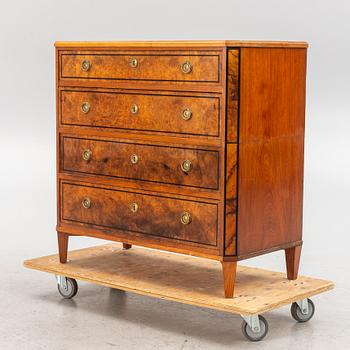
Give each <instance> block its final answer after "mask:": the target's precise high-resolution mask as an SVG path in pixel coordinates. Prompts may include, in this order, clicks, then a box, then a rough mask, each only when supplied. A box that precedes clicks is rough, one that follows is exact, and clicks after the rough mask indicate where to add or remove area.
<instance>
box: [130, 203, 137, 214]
mask: <svg viewBox="0 0 350 350" xmlns="http://www.w3.org/2000/svg"><path fill="white" fill-rule="evenodd" d="M130 210H131V211H132V212H133V213H136V212H137V211H138V210H139V206H138V204H137V203H131V205H130Z"/></svg>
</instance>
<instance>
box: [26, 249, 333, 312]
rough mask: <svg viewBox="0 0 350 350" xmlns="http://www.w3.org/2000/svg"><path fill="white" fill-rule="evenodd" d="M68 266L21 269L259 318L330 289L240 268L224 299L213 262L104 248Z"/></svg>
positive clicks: (31, 263) (36, 263) (72, 256)
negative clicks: (232, 293)
mask: <svg viewBox="0 0 350 350" xmlns="http://www.w3.org/2000/svg"><path fill="white" fill-rule="evenodd" d="M68 258H69V260H70V262H68V263H67V264H60V263H59V261H58V256H57V255H49V256H44V257H41V258H36V259H31V260H26V261H25V262H24V266H26V267H28V268H31V269H35V270H40V271H45V272H49V273H53V274H57V275H63V276H66V277H71V278H75V279H77V280H83V281H88V282H92V283H96V284H101V285H104V286H107V287H112V288H116V289H122V290H126V291H130V292H134V293H138V294H144V295H148V296H153V297H157V298H160V299H167V300H173V301H177V302H180V303H184V304H192V305H197V306H202V307H207V308H211V309H217V310H222V311H226V312H231V313H238V314H242V315H254V314H261V313H263V312H266V311H269V310H272V309H275V308H277V307H280V306H283V305H287V304H290V303H292V302H294V301H297V300H300V299H303V298H307V297H311V296H313V295H315V294H319V293H322V292H325V291H327V290H330V289H332V288H333V287H334V285H333V283H332V282H331V281H326V280H321V279H315V278H311V277H304V276H301V277H299V278H298V280H296V281H288V280H287V279H286V275H285V274H284V273H279V272H274V271H268V270H263V269H257V268H251V267H246V266H239V267H238V271H237V282H236V287H235V296H234V298H233V299H225V298H224V296H223V293H224V292H223V279H222V271H221V264H220V263H218V262H217V261H212V260H207V259H199V258H195V257H191V256H184V255H177V254H172V253H167V252H162V251H157V250H151V249H145V248H138V247H133V248H132V249H129V250H122V246H121V245H120V244H107V245H102V246H97V247H92V248H87V249H81V250H75V251H71V252H69V254H68Z"/></svg>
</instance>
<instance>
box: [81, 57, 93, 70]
mask: <svg viewBox="0 0 350 350" xmlns="http://www.w3.org/2000/svg"><path fill="white" fill-rule="evenodd" d="M90 68H91V63H90V61H89V60H84V61H83V62H81V70H82V71H84V72H87V71H88V70H90Z"/></svg>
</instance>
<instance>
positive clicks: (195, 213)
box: [61, 183, 218, 246]
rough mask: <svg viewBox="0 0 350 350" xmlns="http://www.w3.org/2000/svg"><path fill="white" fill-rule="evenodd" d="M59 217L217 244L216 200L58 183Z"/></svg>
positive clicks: (107, 226) (64, 219)
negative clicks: (59, 187) (214, 202)
mask: <svg viewBox="0 0 350 350" xmlns="http://www.w3.org/2000/svg"><path fill="white" fill-rule="evenodd" d="M61 209H62V210H61V215H62V220H63V221H69V222H78V223H82V224H89V225H96V226H100V227H106V228H112V229H117V230H123V231H124V230H125V231H131V232H138V233H144V234H149V235H155V236H161V237H166V238H172V239H178V240H183V241H190V242H196V243H201V244H206V245H212V246H216V245H217V216H218V215H217V204H212V203H203V202H197V201H191V200H182V199H174V198H169V197H161V196H155V195H145V194H140V193H133V192H124V191H120V190H111V189H104V188H96V187H88V186H82V185H77V184H68V183H64V184H62V208H61Z"/></svg>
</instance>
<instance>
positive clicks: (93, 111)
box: [60, 91, 220, 136]
mask: <svg viewBox="0 0 350 350" xmlns="http://www.w3.org/2000/svg"><path fill="white" fill-rule="evenodd" d="M60 99H61V100H60V103H61V116H60V122H61V124H63V125H78V126H90V127H103V128H114V129H127V130H142V131H149V132H153V133H154V132H156V133H159V132H167V133H178V134H189V135H193V136H195V135H203V136H219V112H220V110H219V103H220V100H219V97H207V96H205V95H202V96H181V95H176V94H174V93H172V94H170V93H169V95H164V94H163V95H162V94H156V93H154V92H153V93H152V92H148V93H147V92H145V93H142V94H141V93H125V92H124V93H121V92H113V93H108V92H99V91H61V94H60ZM84 103H89V105H90V110H89V112H88V113H84V112H83V111H82V108H81V106H82V105H83V104H84ZM133 105H136V106H137V108H138V110H137V112H136V113H135V114H133V113H132V111H131V107H132V106H133ZM186 109H189V110H191V113H192V117H191V118H190V119H189V120H184V119H183V111H184V110H186Z"/></svg>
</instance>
